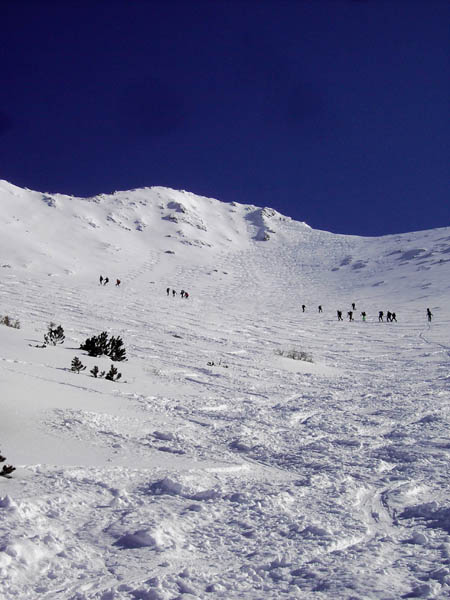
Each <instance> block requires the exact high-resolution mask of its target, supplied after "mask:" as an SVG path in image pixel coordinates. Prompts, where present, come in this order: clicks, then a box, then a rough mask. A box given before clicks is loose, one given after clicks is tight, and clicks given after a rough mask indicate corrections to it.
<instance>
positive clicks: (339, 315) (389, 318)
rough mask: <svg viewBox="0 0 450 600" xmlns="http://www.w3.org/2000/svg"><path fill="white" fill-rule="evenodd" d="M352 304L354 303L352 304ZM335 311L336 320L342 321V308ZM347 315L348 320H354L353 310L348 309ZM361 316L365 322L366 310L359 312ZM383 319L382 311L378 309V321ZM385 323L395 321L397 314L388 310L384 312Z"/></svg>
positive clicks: (380, 321)
mask: <svg viewBox="0 0 450 600" xmlns="http://www.w3.org/2000/svg"><path fill="white" fill-rule="evenodd" d="M352 306H354V305H352ZM336 312H337V319H338V321H343V320H344V319H343V318H342V310H338V311H336ZM347 317H348V320H349V321H354V320H355V319H354V318H353V310H349V311H348V313H347ZM361 318H362V320H363V321H364V322H365V321H366V318H367V313H366V311H364V310H363V311H362V312H361ZM383 321H384V311H382V310H380V311H379V313H378V322H379V323H382V322H383ZM386 323H397V315H396V313H395V312H391V311H390V310H388V311H387V313H386Z"/></svg>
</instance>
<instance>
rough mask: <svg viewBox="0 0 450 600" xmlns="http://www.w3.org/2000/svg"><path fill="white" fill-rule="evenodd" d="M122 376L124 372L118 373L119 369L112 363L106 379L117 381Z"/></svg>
mask: <svg viewBox="0 0 450 600" xmlns="http://www.w3.org/2000/svg"><path fill="white" fill-rule="evenodd" d="M121 377H122V373H118V372H117V369H116V367H115V366H114V365H111V368H110V370H109V371H108V373H106V375H105V379H108V380H109V381H117V380H118V379H120V378H121Z"/></svg>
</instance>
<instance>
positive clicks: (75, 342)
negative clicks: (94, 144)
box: [0, 182, 450, 600]
mask: <svg viewBox="0 0 450 600" xmlns="http://www.w3.org/2000/svg"><path fill="white" fill-rule="evenodd" d="M0 202H1V205H2V211H1V213H0V265H1V266H2V267H3V268H1V269H0V316H3V315H9V316H10V317H11V319H19V320H20V323H21V328H20V329H14V328H12V327H7V326H4V325H0V411H1V413H0V414H1V416H2V418H1V426H0V427H1V435H0V441H1V445H0V449H1V451H2V454H3V455H4V456H6V457H7V461H8V463H10V464H13V465H14V466H15V467H16V468H17V470H16V471H14V473H13V476H12V478H10V479H4V478H2V480H1V481H0V486H1V489H0V532H1V539H0V574H1V583H0V596H1V597H2V598H5V600H13V599H14V600H16V599H17V598H33V599H34V598H42V599H45V600H52V599H55V600H56V599H58V600H75V599H76V600H135V599H145V600H149V599H150V600H175V599H176V598H198V599H201V600H204V599H206V598H211V599H212V600H215V599H217V600H219V599H221V600H235V599H236V600H237V599H241V600H263V599H264V600H266V599H267V600H281V599H285V598H286V599H289V600H291V599H292V600H293V599H295V600H297V599H302V600H316V599H321V600H325V599H326V600H335V599H339V600H341V599H342V600H356V599H358V600H386V599H395V600H396V599H400V598H430V599H434V600H438V599H439V600H440V599H443V598H447V597H449V596H450V537H449V535H450V525H449V524H450V517H449V515H450V504H449V495H448V490H449V476H450V472H449V470H450V469H449V454H450V438H449V431H450V428H449V425H450V423H449V420H450V419H449V413H450V409H449V406H450V404H449V401H450V387H449V382H450V375H449V370H448V365H449V356H450V342H449V333H450V309H449V292H450V290H449V286H450V283H449V282H450V263H449V252H450V229H449V228H442V229H439V230H434V231H424V232H417V233H410V234H402V235H395V236H386V237H382V238H372V239H369V238H360V237H355V236H346V235H333V234H330V233H327V232H322V231H315V230H313V229H311V228H310V227H308V226H307V225H305V224H304V223H297V222H295V221H292V220H291V219H289V218H288V217H285V216H283V215H280V214H279V213H277V212H276V211H273V210H271V209H268V208H264V209H261V208H258V207H256V206H251V205H249V206H243V205H238V204H236V203H232V204H223V203H220V202H218V201H216V200H212V199H208V198H200V197H197V196H194V195H193V194H189V193H187V192H178V191H175V190H167V189H164V188H149V189H142V190H133V191H129V192H117V193H116V194H113V195H112V196H105V195H101V196H97V197H95V198H90V199H77V198H69V197H67V196H63V195H59V194H48V193H46V194H41V193H38V192H31V191H29V190H21V189H20V188H17V187H15V186H12V185H10V184H8V183H6V182H0ZM269 229H270V231H269ZM266 233H267V234H268V235H265V234H266ZM100 274H102V275H103V276H108V277H109V280H110V283H109V284H108V285H106V286H105V285H99V275H100ZM116 278H119V279H120V280H121V284H120V286H118V287H116V286H115V285H114V283H115V280H116ZM166 288H170V295H167V293H166ZM172 289H174V290H175V291H176V292H177V293H176V295H175V296H173V295H172V293H171V290H172ZM181 289H183V290H187V291H188V292H189V298H188V299H185V298H181V296H180V291H181ZM352 302H354V303H356V309H355V310H354V318H355V321H354V322H349V320H348V318H347V312H348V311H349V310H351V303H352ZM302 304H304V305H305V306H306V309H305V312H304V313H303V312H302V310H301V305H302ZM319 304H320V305H322V307H323V312H322V313H319V312H318V305H319ZM427 307H429V308H430V310H431V312H432V315H433V317H432V322H431V323H428V322H427V319H426V308H427ZM337 309H340V310H342V311H343V316H344V321H343V322H338V321H337V318H336V310H337ZM380 310H382V311H383V312H384V315H386V312H387V311H388V310H389V311H394V312H396V315H397V322H393V323H387V322H386V321H385V317H384V319H383V322H378V312H379V311H380ZM362 311H365V312H366V313H367V320H366V322H363V321H362V318H361V315H360V313H361V312H362ZM50 321H53V322H55V323H56V324H57V325H58V324H61V325H62V326H63V328H64V332H65V335H66V340H65V342H64V344H62V345H58V346H54V347H50V346H48V347H45V348H42V347H38V346H42V343H43V335H44V333H46V331H47V326H48V323H49V322H50ZM102 331H107V332H108V333H109V334H110V335H114V336H121V337H122V339H123V341H124V344H125V347H126V350H127V357H128V360H127V361H125V362H121V363H118V364H119V365H120V366H119V370H120V371H121V372H122V378H121V379H120V380H119V381H114V382H113V381H107V380H105V379H100V378H94V377H92V376H91V375H90V370H91V369H92V368H93V367H94V365H97V366H98V367H99V369H100V370H107V369H109V368H110V365H111V364H112V363H111V361H110V360H109V359H108V358H107V357H106V356H100V357H89V356H87V354H86V353H84V352H83V351H81V350H80V349H79V346H80V343H82V342H84V341H85V339H86V338H87V337H91V336H93V335H98V334H99V333H100V332H102ZM74 356H78V357H79V358H80V359H81V361H82V363H83V364H84V365H85V366H86V370H85V371H82V372H81V373H79V374H76V373H74V372H71V370H70V365H71V361H72V359H73V357H74ZM289 356H294V357H302V356H307V357H308V358H309V357H312V360H313V362H306V361H303V360H294V359H292V358H289Z"/></svg>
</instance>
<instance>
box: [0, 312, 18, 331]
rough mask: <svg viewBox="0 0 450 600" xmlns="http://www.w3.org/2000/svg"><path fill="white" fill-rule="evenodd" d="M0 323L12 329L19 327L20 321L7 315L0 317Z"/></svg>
mask: <svg viewBox="0 0 450 600" xmlns="http://www.w3.org/2000/svg"><path fill="white" fill-rule="evenodd" d="M0 323H1V324H2V325H6V327H14V329H20V321H18V320H17V319H15V320H13V319H11V317H8V315H5V316H4V317H0Z"/></svg>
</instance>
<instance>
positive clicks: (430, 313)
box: [427, 308, 433, 323]
mask: <svg viewBox="0 0 450 600" xmlns="http://www.w3.org/2000/svg"><path fill="white" fill-rule="evenodd" d="M432 316H433V313H432V312H431V310H430V309H429V308H427V319H428V323H431V317H432Z"/></svg>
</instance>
